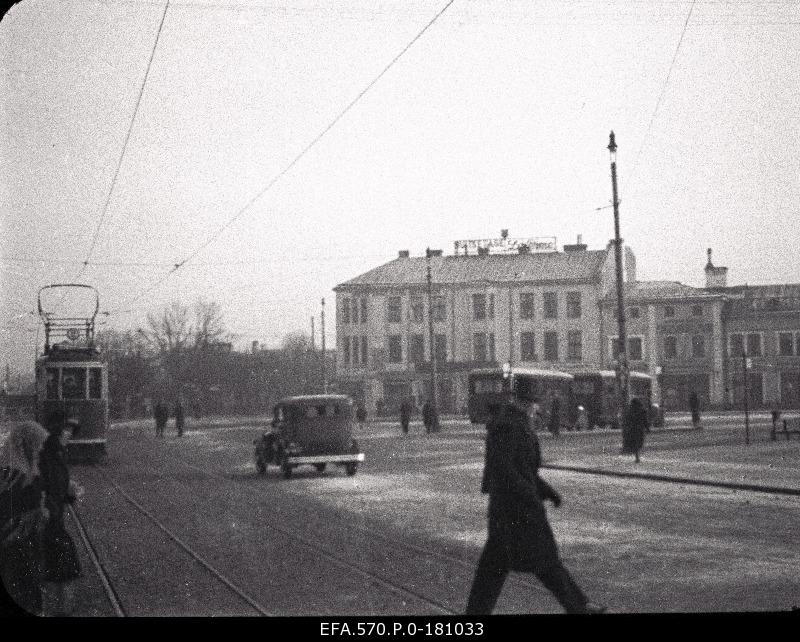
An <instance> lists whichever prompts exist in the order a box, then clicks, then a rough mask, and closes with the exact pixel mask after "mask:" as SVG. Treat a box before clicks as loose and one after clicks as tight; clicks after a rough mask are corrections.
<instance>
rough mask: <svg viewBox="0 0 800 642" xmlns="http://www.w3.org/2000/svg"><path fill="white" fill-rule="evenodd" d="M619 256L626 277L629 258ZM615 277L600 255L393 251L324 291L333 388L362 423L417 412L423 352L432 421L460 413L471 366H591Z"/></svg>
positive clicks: (609, 261) (582, 250) (610, 260)
mask: <svg viewBox="0 0 800 642" xmlns="http://www.w3.org/2000/svg"><path fill="white" fill-rule="evenodd" d="M504 238H505V237H504ZM626 257H627V263H628V266H629V268H630V269H631V270H632V269H633V265H634V259H633V254H632V252H630V251H627V252H626ZM429 268H430V304H429V285H428V278H427V276H428V269H429ZM614 274H615V272H614V253H613V251H611V246H610V245H609V246H608V247H607V248H605V249H603V250H593V251H590V250H588V249H587V247H586V246H585V245H583V244H581V243H578V244H575V245H567V246H564V248H563V251H560V252H559V251H548V252H534V251H530V250H528V249H527V247H524V246H523V247H520V248H518V249H517V251H515V252H514V253H490V252H489V251H488V250H484V251H479V253H477V254H475V253H473V254H457V255H450V256H443V255H442V253H441V251H434V252H432V256H430V257H427V256H420V257H412V256H410V254H409V252H407V251H401V252H400V253H399V256H398V257H397V258H396V259H395V260H393V261H390V262H389V263H386V264H384V265H381V266H379V267H377V268H375V269H373V270H370V271H369V272H366V273H365V274H362V275H360V276H358V277H356V278H354V279H351V280H349V281H347V282H345V283H342V284H340V285H338V286H337V287H336V288H335V291H336V345H337V352H338V356H337V384H338V387H339V390H340V391H342V392H345V393H347V394H350V395H351V396H353V397H354V398H356V399H357V400H358V401H359V402H361V403H364V405H365V407H366V408H367V411H368V412H369V413H377V414H394V413H396V412H397V409H398V407H399V404H400V402H401V400H403V399H404V398H405V399H410V400H412V401H413V402H414V403H415V404H416V405H417V406H419V405H421V403H422V402H423V401H424V400H425V399H426V398H428V397H429V396H430V381H431V343H432V345H433V351H434V352H435V353H436V364H437V372H438V376H437V381H438V390H437V392H438V399H439V405H440V408H441V409H442V411H443V412H465V410H466V406H467V374H468V373H469V371H470V370H471V369H473V368H476V367H485V366H487V365H499V364H502V363H504V362H508V363H511V364H512V365H526V366H531V367H541V368H547V369H558V370H564V371H577V370H582V369H587V368H597V367H599V366H601V365H602V363H603V345H602V342H601V337H602V333H600V332H598V328H599V327H600V325H601V305H600V302H601V301H602V300H603V299H604V298H605V297H607V295H608V292H609V290H610V289H611V288H613V287H614V286H615V279H614ZM629 276H631V275H629ZM429 312H430V314H432V316H433V335H434V336H433V342H431V337H430V331H429V327H430V326H429V317H428V315H429Z"/></svg>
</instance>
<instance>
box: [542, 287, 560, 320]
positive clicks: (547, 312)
mask: <svg viewBox="0 0 800 642" xmlns="http://www.w3.org/2000/svg"><path fill="white" fill-rule="evenodd" d="M544 318H545V319H557V318H558V295H557V294H556V293H555V292H545V293H544Z"/></svg>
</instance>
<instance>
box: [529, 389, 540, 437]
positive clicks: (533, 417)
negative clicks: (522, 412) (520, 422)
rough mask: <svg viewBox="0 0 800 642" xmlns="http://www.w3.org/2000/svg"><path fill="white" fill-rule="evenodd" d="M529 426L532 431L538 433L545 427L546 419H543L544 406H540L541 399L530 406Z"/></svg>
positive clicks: (532, 402)
mask: <svg viewBox="0 0 800 642" xmlns="http://www.w3.org/2000/svg"><path fill="white" fill-rule="evenodd" d="M527 414H528V425H529V426H530V428H531V430H533V431H534V432H538V431H539V430H541V429H542V426H544V419H543V418H542V406H541V405H540V404H539V398H538V397H536V398H535V399H534V400H533V401H531V403H530V404H529V405H528V411H527Z"/></svg>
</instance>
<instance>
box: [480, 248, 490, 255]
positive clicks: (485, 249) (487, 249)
mask: <svg viewBox="0 0 800 642" xmlns="http://www.w3.org/2000/svg"><path fill="white" fill-rule="evenodd" d="M478 256H489V248H488V247H479V248H478Z"/></svg>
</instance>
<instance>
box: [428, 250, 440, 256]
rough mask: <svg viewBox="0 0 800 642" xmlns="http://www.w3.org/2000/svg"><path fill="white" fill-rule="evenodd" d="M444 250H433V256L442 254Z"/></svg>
mask: <svg viewBox="0 0 800 642" xmlns="http://www.w3.org/2000/svg"><path fill="white" fill-rule="evenodd" d="M441 255H442V250H431V256H441Z"/></svg>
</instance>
